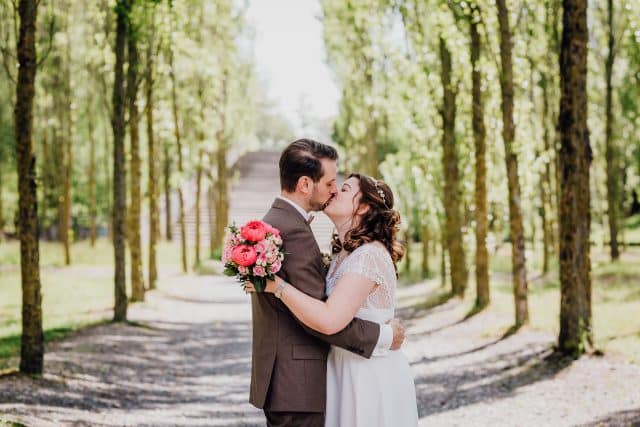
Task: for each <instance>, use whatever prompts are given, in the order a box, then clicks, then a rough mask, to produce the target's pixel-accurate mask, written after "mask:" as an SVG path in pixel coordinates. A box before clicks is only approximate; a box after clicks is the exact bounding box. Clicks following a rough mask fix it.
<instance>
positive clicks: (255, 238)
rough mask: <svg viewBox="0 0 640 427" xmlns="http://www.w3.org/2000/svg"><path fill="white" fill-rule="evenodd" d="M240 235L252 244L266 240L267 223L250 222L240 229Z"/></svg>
mask: <svg viewBox="0 0 640 427" xmlns="http://www.w3.org/2000/svg"><path fill="white" fill-rule="evenodd" d="M240 235H241V236H242V238H243V239H245V240H248V241H250V242H259V241H261V240H264V238H265V237H266V235H267V229H266V227H265V223H264V222H262V221H249V222H248V223H246V224H245V225H244V226H243V227H242V228H241V229H240Z"/></svg>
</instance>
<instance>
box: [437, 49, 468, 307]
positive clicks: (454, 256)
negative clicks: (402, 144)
mask: <svg viewBox="0 0 640 427" xmlns="http://www.w3.org/2000/svg"><path fill="white" fill-rule="evenodd" d="M440 60H441V62H442V70H441V80H442V90H443V101H442V102H443V104H442V110H441V115H442V126H443V132H442V152H443V154H442V168H443V170H444V179H445V182H444V206H445V213H446V222H447V225H446V239H447V248H448V252H449V257H450V258H449V260H450V263H451V287H452V291H453V294H454V295H457V296H463V295H464V292H465V290H466V288H467V278H468V272H467V267H466V264H465V256H464V244H463V240H462V216H461V212H460V178H459V172H458V156H457V152H456V136H455V120H456V95H457V93H456V90H455V89H454V88H453V86H452V83H451V53H450V52H449V49H448V48H447V46H446V43H445V41H444V39H443V38H442V37H440Z"/></svg>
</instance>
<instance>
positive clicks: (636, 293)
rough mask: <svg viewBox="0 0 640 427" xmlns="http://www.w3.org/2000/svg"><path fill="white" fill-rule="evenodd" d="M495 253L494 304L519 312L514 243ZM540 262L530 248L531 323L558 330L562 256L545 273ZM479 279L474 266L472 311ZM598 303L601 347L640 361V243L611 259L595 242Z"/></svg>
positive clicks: (441, 293) (468, 299) (441, 297)
mask: <svg viewBox="0 0 640 427" xmlns="http://www.w3.org/2000/svg"><path fill="white" fill-rule="evenodd" d="M412 250H413V248H412ZM417 255H419V253H416V254H414V257H415V258H417ZM490 256H491V262H490V263H491V283H490V287H491V306H490V308H489V309H490V310H495V311H497V312H498V313H500V314H502V315H505V316H508V317H510V318H514V317H515V314H514V309H513V293H512V287H511V253H510V248H509V247H508V246H503V247H502V248H501V249H500V250H499V251H498V252H497V253H494V254H491V255H490ZM434 258H435V257H434ZM554 258H555V255H554ZM438 264H439V263H438ZM540 265H541V262H540V254H538V253H529V254H528V259H527V271H528V276H529V315H530V327H532V328H535V329H539V330H543V331H546V332H548V333H550V334H552V335H554V336H557V335H558V332H559V316H560V284H559V280H558V276H557V262H554V263H553V264H552V271H551V272H550V273H548V274H547V275H544V276H543V275H542V274H541V272H540V267H539V266H540ZM436 267H439V265H436ZM434 274H435V276H436V277H439V272H438V271H437V270H436V271H434ZM416 275H418V276H419V271H418V270H413V271H411V275H410V276H409V277H415V276H416ZM436 280H439V279H436ZM403 282H410V280H409V279H407V276H405V278H404V280H403ZM474 282H475V281H474V277H473V271H470V275H469V287H468V291H467V293H466V295H465V298H464V300H465V304H466V305H467V306H468V309H469V311H470V312H471V310H472V309H473V305H474V302H475V283H474ZM449 289H450V284H448V285H447V288H446V291H448V290H449ZM446 291H445V290H444V289H438V291H437V292H436V294H434V295H431V296H430V298H429V299H428V301H426V302H420V303H419V304H417V305H415V306H416V307H420V308H424V307H427V306H428V307H430V306H433V305H434V304H435V305H437V304H438V303H440V302H444V301H446ZM592 303H593V331H594V339H595V346H596V348H597V349H599V350H602V351H604V352H609V353H617V354H621V355H622V356H623V357H625V358H626V359H627V360H630V361H632V362H634V363H640V316H638V313H640V248H639V247H628V248H627V250H626V251H625V252H623V253H622V256H621V259H620V260H619V261H617V262H614V263H612V262H610V261H609V259H608V251H607V248H598V247H594V248H593V250H592ZM423 306H424V307H423Z"/></svg>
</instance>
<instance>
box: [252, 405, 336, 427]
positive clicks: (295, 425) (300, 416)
mask: <svg viewBox="0 0 640 427" xmlns="http://www.w3.org/2000/svg"><path fill="white" fill-rule="evenodd" d="M264 414H265V415H266V417H267V426H269V427H324V413H322V412H272V411H270V410H268V409H265V410H264Z"/></svg>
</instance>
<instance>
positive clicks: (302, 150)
mask: <svg viewBox="0 0 640 427" xmlns="http://www.w3.org/2000/svg"><path fill="white" fill-rule="evenodd" d="M322 159H329V160H338V152H337V151H336V149H335V148H333V147H331V146H330V145H327V144H323V143H321V142H318V141H314V140H312V139H298V140H297V141H293V142H292V143H291V144H289V145H288V146H287V148H285V149H284V151H283V152H282V155H281V156H280V188H281V189H282V190H284V191H288V192H291V193H292V192H294V191H295V190H296V185H298V180H299V179H300V177H303V176H308V177H309V178H311V179H312V180H313V182H318V181H320V178H322V177H323V176H324V170H323V168H322V163H320V160H322Z"/></svg>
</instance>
